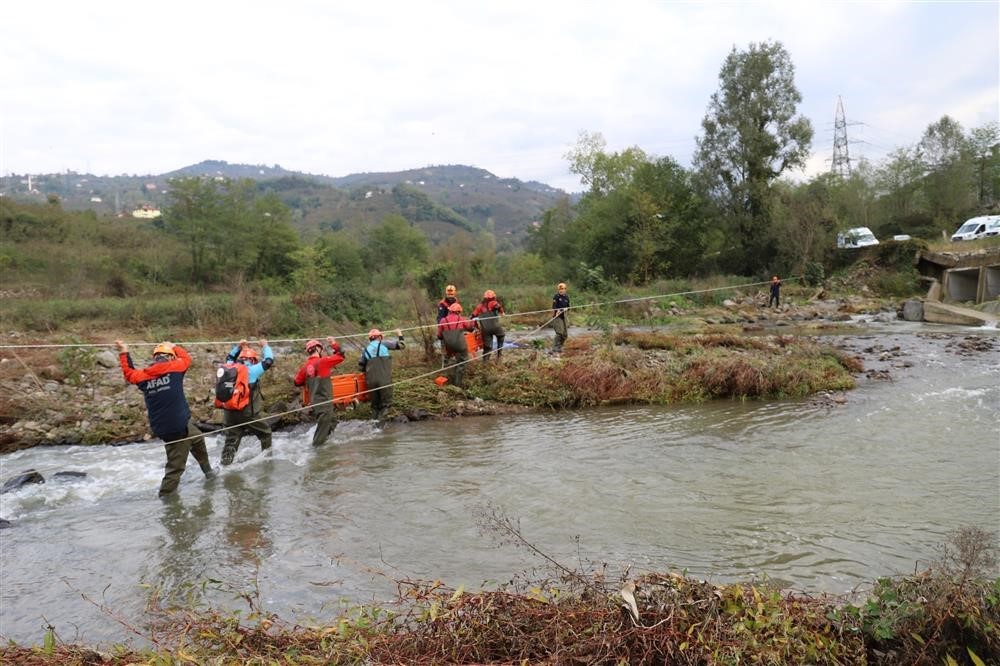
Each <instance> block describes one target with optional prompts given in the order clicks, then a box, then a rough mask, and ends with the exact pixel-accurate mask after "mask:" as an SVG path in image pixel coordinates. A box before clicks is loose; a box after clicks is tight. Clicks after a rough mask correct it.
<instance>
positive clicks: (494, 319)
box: [472, 289, 506, 361]
mask: <svg viewBox="0 0 1000 666" xmlns="http://www.w3.org/2000/svg"><path fill="white" fill-rule="evenodd" d="M503 314H504V311H503V306H502V305H500V301H498V300H497V295H496V292H494V291H493V290H492V289H487V290H486V292H485V293H484V294H483V300H482V301H481V302H480V303H479V305H477V306H476V309H475V310H473V311H472V321H474V322H477V323H478V324H479V331H480V332H481V333H482V335H483V358H484V359H486V360H489V359H490V356H491V355H493V354H495V355H496V360H498V361H499V360H500V354H501V353H502V352H503V340H504V337H505V336H506V331H504V329H503V324H502V323H501V322H500V317H501V316H503ZM494 337H495V338H496V339H497V346H496V351H495V352H494V351H493V338H494Z"/></svg>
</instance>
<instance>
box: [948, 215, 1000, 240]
mask: <svg viewBox="0 0 1000 666" xmlns="http://www.w3.org/2000/svg"><path fill="white" fill-rule="evenodd" d="M996 235H1000V215H982V216H980V217H974V218H972V219H969V220H966V221H965V223H964V224H963V225H962V226H960V227H959V228H958V230H957V231H956V232H955V233H954V234H952V235H951V240H952V241H970V240H976V239H979V238H984V237H986V236H996Z"/></svg>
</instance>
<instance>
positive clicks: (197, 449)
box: [115, 340, 215, 497]
mask: <svg viewBox="0 0 1000 666" xmlns="http://www.w3.org/2000/svg"><path fill="white" fill-rule="evenodd" d="M115 347H116V348H117V349H118V360H119V363H120V364H121V368H122V374H123V375H124V376H125V381H127V382H128V383H129V384H135V385H136V386H138V387H139V390H140V391H142V397H143V399H144V400H145V401H146V412H147V414H148V416H149V427H150V428H151V429H152V431H153V434H154V435H156V436H157V437H159V438H160V439H162V440H163V445H164V448H165V449H166V453H167V464H166V466H165V468H164V474H163V481H161V482H160V493H159V494H160V497H164V496H166V495H170V494H171V493H173V492H174V491H176V490H177V486H178V484H179V483H180V480H181V475H182V474H184V469H185V467H186V466H187V457H188V453H190V454H191V456H192V457H193V458H194V459H195V460H197V461H198V465H200V466H201V471H202V472H204V473H205V476H206V477H207V478H212V477H213V476H215V470H213V469H212V465H211V464H210V463H209V461H208V449H207V447H206V446H205V437H204V435H202V433H201V431H200V430H198V427H197V426H196V425H195V424H194V421H192V419H191V408H190V407H189V406H188V401H187V397H186V396H185V395H184V373H185V372H187V370H188V368H190V367H191V356H190V354H188V353H187V350H185V349H184V348H183V347H181V346H180V345H174V344H171V343H169V342H161V343H160V344H158V345H156V347H154V348H153V362H152V363H151V364H150V365H149V366H147V367H146V368H144V369H141V370H140V369H137V368H136V367H135V365H134V364H133V363H132V356H131V355H130V354H129V352H128V346H127V345H126V344H125V343H124V342H122V341H121V340H115Z"/></svg>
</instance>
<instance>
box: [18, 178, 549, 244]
mask: <svg viewBox="0 0 1000 666" xmlns="http://www.w3.org/2000/svg"><path fill="white" fill-rule="evenodd" d="M183 176H207V177H222V178H232V179H243V178H249V179H252V180H255V181H258V187H259V188H260V189H261V190H262V191H272V192H274V193H275V194H277V195H278V196H279V197H281V199H282V200H283V201H284V202H285V203H286V204H287V205H288V206H290V207H291V208H292V209H293V211H294V215H293V220H294V222H295V224H296V225H297V226H298V227H299V228H300V229H301V230H302V231H303V232H305V233H309V232H315V231H322V230H338V229H352V228H355V229H357V228H364V227H367V226H370V225H373V224H377V223H379V222H380V221H381V220H382V219H383V218H384V217H385V216H386V215H388V214H391V213H398V214H400V215H402V216H403V217H405V218H406V219H407V220H409V221H410V222H411V223H413V224H415V225H417V226H419V227H421V228H422V229H424V231H425V232H426V233H427V234H428V236H429V237H430V238H431V240H432V241H433V242H435V243H439V242H442V241H444V240H446V239H449V238H450V237H451V236H452V234H454V233H456V232H467V233H470V234H475V233H477V232H480V231H487V232H489V233H492V234H494V236H495V237H496V239H497V241H498V243H499V244H501V245H504V244H507V243H510V244H512V245H517V244H520V243H521V242H522V241H523V240H524V238H525V237H526V234H527V230H528V229H529V228H531V225H532V223H533V222H536V221H538V220H540V219H541V216H542V214H543V213H544V212H545V211H546V210H547V209H549V208H551V207H553V206H554V205H555V203H556V202H557V201H558V200H559V199H560V198H562V197H565V196H568V195H567V194H566V193H565V192H564V191H562V190H559V189H556V188H553V187H550V186H548V185H545V184H544V183H539V182H536V181H529V182H525V181H521V180H518V179H517V178H498V177H497V176H496V175H494V174H492V173H490V172H489V171H486V170H485V169H479V168H476V167H470V166H463V165H442V166H428V167H424V168H421V169H409V170H406V171H396V172H383V173H356V174H349V175H347V176H341V177H331V176H325V175H317V174H307V173H302V172H298V171H291V170H288V169H285V168H283V167H281V166H279V165H277V164H275V165H273V166H267V165H264V164H256V165H252V164H230V163H228V162H226V161H223V160H205V161H203V162H199V163H197V164H192V165H189V166H185V167H182V168H180V169H176V170H174V171H170V172H167V173H163V174H159V175H145V176H140V175H128V174H122V175H120V176H94V175H91V174H78V173H75V172H66V173H62V174H41V175H34V176H32V178H31V182H30V189H31V190H32V191H29V183H28V178H27V176H17V175H14V176H7V177H3V178H0V193H2V194H3V195H4V196H14V197H16V198H18V199H26V200H31V199H34V200H41V201H44V200H45V198H46V197H47V196H48V195H50V194H55V195H57V196H59V197H60V199H61V201H62V204H63V206H64V207H66V208H71V209H92V210H95V211H96V212H98V213H103V214H115V213H118V212H125V213H128V212H130V211H131V210H134V209H135V208H138V207H140V206H141V205H143V204H149V205H152V206H156V207H164V206H166V205H168V203H169V198H168V197H167V195H166V193H167V192H168V191H169V180H170V179H171V178H175V177H183Z"/></svg>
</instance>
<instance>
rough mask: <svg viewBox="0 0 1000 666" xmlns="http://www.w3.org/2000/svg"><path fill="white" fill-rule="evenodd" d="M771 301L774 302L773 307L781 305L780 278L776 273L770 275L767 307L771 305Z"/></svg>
mask: <svg viewBox="0 0 1000 666" xmlns="http://www.w3.org/2000/svg"><path fill="white" fill-rule="evenodd" d="M771 303H774V307H779V306H780V305H781V280H779V279H778V276H777V275H774V276H772V277H771V295H770V297H769V298H768V299H767V307H771Z"/></svg>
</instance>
